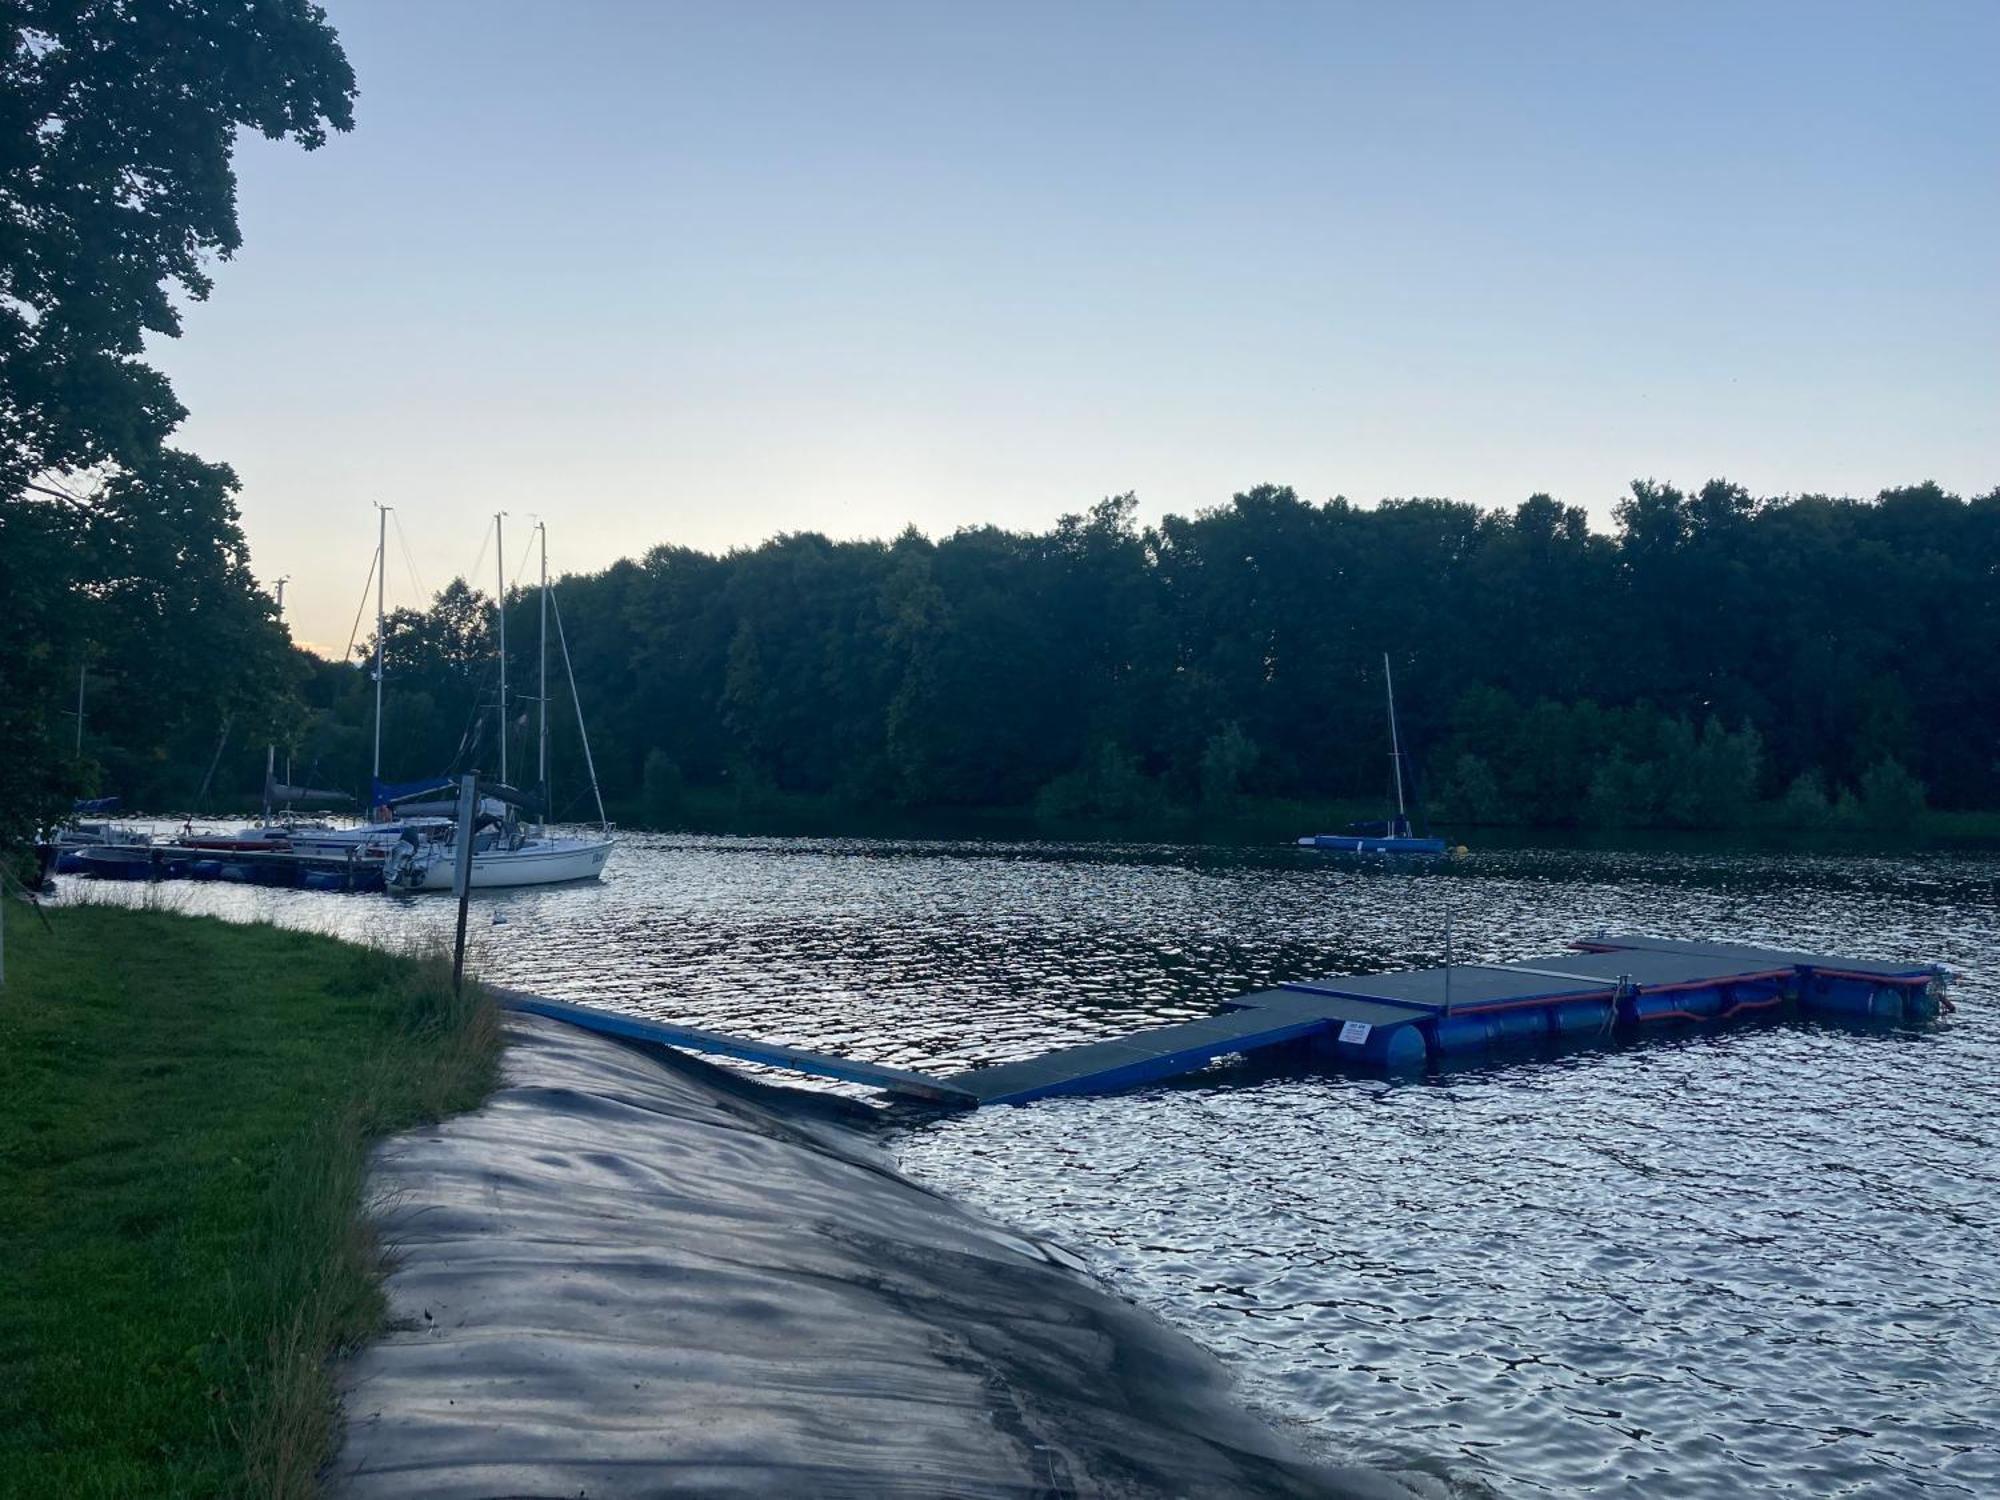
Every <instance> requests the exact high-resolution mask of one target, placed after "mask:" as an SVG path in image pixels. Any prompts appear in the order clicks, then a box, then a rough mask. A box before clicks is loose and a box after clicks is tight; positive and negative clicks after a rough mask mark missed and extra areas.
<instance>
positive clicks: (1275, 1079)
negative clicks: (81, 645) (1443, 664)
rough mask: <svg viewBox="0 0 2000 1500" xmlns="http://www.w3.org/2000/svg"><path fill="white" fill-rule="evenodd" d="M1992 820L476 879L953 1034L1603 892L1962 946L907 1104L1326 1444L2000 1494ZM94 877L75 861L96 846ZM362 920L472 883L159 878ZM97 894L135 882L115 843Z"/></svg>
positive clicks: (1565, 927)
mask: <svg viewBox="0 0 2000 1500" xmlns="http://www.w3.org/2000/svg"><path fill="white" fill-rule="evenodd" d="M1997 882H2000V858H1996V857H1993V856H1936V857H1923V858H1912V859H1907V860H1895V859H1863V860H1855V859H1834V858H1828V857H1823V856H1822V857H1807V856H1796V855H1784V856H1744V855H1690V854H1612V853H1581V854H1580V853H1574V852H1562V853H1556V852H1538V851H1517V852H1510V853H1499V854H1489V855H1477V856H1475V857H1473V858H1472V859H1470V860H1467V861H1465V862H1464V863H1463V864H1461V865H1458V866H1454V867H1450V868H1440V869H1426V870H1423V871H1418V872H1411V871H1406V870H1390V869H1386V868H1383V867H1357V866H1352V865H1348V866H1341V865H1334V864H1331V863H1326V862H1321V861H1318V860H1316V859H1315V857H1313V856H1309V855H1304V854H1295V853H1294V852H1292V851H1289V850H1283V851H1240V850H1239V851H1218V850H1197V849H1189V848H1180V847H1168V846H1112V845H1024V844H1009V845H1003V844H990V845H985V844H938V843H889V842H867V841H855V842H840V841H826V840H750V839H716V838H702V839H691V838H667V837H649V836H645V835H633V836H628V837H627V838H626V840H625V841H624V843H623V844H622V846H621V848H620V850H619V852H618V854H617V856H616V857H615V859H614V863H613V866H612V869H611V871H610V873H609V874H608V875H607V877H606V878H605V880H604V881H603V882H601V883H600V884H598V885H594V886H583V887H574V888H563V889H555V890H542V891H524V892H513V893H500V894H496V895H493V896H489V897H485V898H483V899H482V900H480V901H479V902H478V904H477V905H476V906H475V909H474V910H475V916H474V922H475V927H476V929H477V931H478V934H479V937H480V941H481V945H482V948H483V950H484V964H485V968H486V972H487V973H489V974H490V975H492V976H493V977H495V978H498V979H500V980H503V981H505V982H510V983H515V984H520V985H523V986H527V987H533V988H535V989H537V990H539V991H541V992H543V993H546V994H551V995H556V996H561V997H565V998H569V999H575V1000H581V1001H587V1002H590V1003H593V1004H600V1005H610V1006H616V1007H620V1008H624V1009H628V1010H631V1011H634V1012H637V1013H641V1014H647V1015H657V1016H663V1017H670V1018H673V1019H677V1020H685V1021H690V1022H693V1023H695V1024H699V1025H705V1026H712V1027H717V1028H721V1029H725V1030H736V1031H740V1032H743V1033H746V1034H749V1035H754V1036H760V1037H766V1038H770V1039H773V1040H780V1041H787V1042H793V1043H798V1044H801V1045H806V1046H812V1047H818V1048H823V1049H829V1050H838V1051H844V1052H847V1053H850V1054H853V1055H856V1056H861V1057H866V1058H870V1059H873V1060H876V1061H880V1062H887V1063H894V1064H899V1065H902V1066H906V1067H914V1068H920V1069H925V1070H935V1071H945V1070H950V1069H954V1068H960V1067H970V1066H976V1065H980V1064H985V1063H993V1062H999V1061H1004V1060H1007V1059H1011V1058H1016V1057H1024V1056H1030V1055H1033V1054H1034V1053H1037V1052H1040V1051H1043V1050H1046V1049H1047V1048H1050V1047H1054V1046H1060V1045H1064V1044H1067V1043H1071V1042H1077V1041H1084V1040H1090V1039H1094V1038H1097V1037H1103V1036H1112V1035H1116V1034H1118V1033H1120V1032H1123V1031H1126V1030H1130V1029H1133V1028H1136V1027H1141V1026H1146V1025H1153V1024H1159V1023H1161V1022H1165V1021H1170V1020H1177V1019H1183V1018H1187V1017H1192V1016H1198V1015H1205V1014H1208V1013H1210V1012H1211V1011H1213V1010H1214V1009H1215V1008H1216V1005H1217V1002H1218V1001H1220V1000H1221V999H1223V998H1224V997H1226V996H1229V995H1232V994H1235V993H1238V992H1240V991H1243V990H1247V989H1250V988H1253V987H1256V986H1259V985H1263V984H1266V983H1269V982H1273V981H1277V980H1284V979H1294V978H1301V977H1306V976H1309V975H1316V974H1327V973H1336V972H1342V971H1361V970H1372V969H1380V968H1391V967H1402V966H1407V965H1411V964H1418V963H1430V962H1435V961H1437V959H1438V958H1439V957H1440V955H1441V952H1442V947H1443V942H1444V934H1445V928H1446V924H1447V921H1449V923H1450V925H1451V928H1452V931H1453V936H1454V941H1455V943H1456V945H1457V949H1458V952H1459V953H1460V954H1461V955H1463V956H1465V957H1469V958H1479V959H1498V958H1515V957H1523V956H1526V955H1529V954H1535V953H1548V952H1554V951H1557V950H1559V949H1560V948H1561V946H1562V945H1563V944H1565V943H1567V942H1568V941H1569V940H1570V939H1572V938H1574V937H1577V936H1579V935H1581V934H1583V933H1585V932H1587V931H1589V930H1591V929H1593V928H1596V927H1598V926H1611V927H1618V928H1630V929H1639V930H1646V931H1652V932H1657V933H1664V934H1670V935H1676V936H1699V937H1715V938H1728V939H1737V940H1743V941H1751V942H1771V943H1779V944H1783V945H1785V946H1795V947H1807V948H1818V949H1825V950H1832V951H1836V952H1842V953H1848V954H1852V955H1855V956H1860V957H1887V958H1911V957H1914V958H1922V959H1927V960H1936V961H1940V962H1943V963H1945V964H1948V965H1950V966H1951V967H1952V968H1954V969H1955V970H1958V971H1960V977H1959V979H1958V980H1957V982H1956V984H1955V986H1954V990H1953V993H1954V995H1955V998H1956V999H1957V1002H1958V1010H1957V1013H1956V1015H1955V1016H1953V1017H1952V1018H1951V1020H1950V1021H1949V1022H1948V1023H1947V1024H1946V1025H1945V1026H1943V1027H1941V1028H1937V1029H1934V1030H1931V1031H1928V1032H1914V1031H1901V1030H1847V1029H1840V1028H1836V1027H1830V1026H1824V1025H1811V1024H1795V1023H1781V1024H1761V1025H1751V1026H1744V1027H1739V1028H1733V1029H1728V1030H1724V1031H1720V1032H1715V1033H1707V1034H1700V1035H1694V1036H1686V1037H1681V1038H1679V1039H1674V1040H1660V1041H1653V1042H1649V1043H1646V1044H1643V1045H1635V1046H1632V1047H1628V1048H1614V1049H1607V1050H1594V1051H1586V1052H1573V1053H1569V1054H1566V1055H1560V1056H1556V1057H1551V1058H1535V1059H1524V1060H1517V1061H1513V1062H1508V1063H1504V1064H1494V1065H1489V1066H1484V1067H1479V1068H1473V1069H1467V1070H1463V1071H1457V1072H1453V1073H1449V1074H1445V1075H1440V1076H1434V1077H1431V1078H1428V1079H1415V1080H1405V1081H1400V1082H1394V1083H1391V1082H1388V1081H1385V1080H1381V1079H1371V1078H1368V1077H1365V1076H1360V1075H1343V1074H1335V1073H1315V1074H1301V1073H1298V1072H1272V1071H1268V1070H1265V1071H1259V1070H1256V1069H1252V1068H1248V1067H1239V1068H1236V1069H1223V1070H1219V1071H1213V1072H1210V1073H1208V1074H1205V1075H1203V1076H1202V1077H1200V1078H1199V1079H1196V1080H1191V1081H1186V1082H1182V1083H1177V1084H1173V1085H1168V1086H1162V1087H1158V1088H1153V1089H1149V1090H1144V1091H1141V1092H1137V1093H1129V1094H1124V1095H1119V1096H1115V1097H1109V1098H1098V1099H1069V1100H1052V1101H1046V1102H1043V1103H1038V1104H1033V1105H1029V1106H1027V1107H1024V1108H1016V1109H1007V1108H1002V1109H991V1110H981V1111H977V1112H973V1113H970V1114H965V1115H959V1116H954V1117H951V1118H948V1119H944V1120H941V1121H938V1122H937V1123H934V1124H931V1125H927V1126H924V1127H922V1128H919V1129H917V1130H916V1131H914V1132H913V1133H912V1134H911V1135H909V1136H908V1137H907V1138H906V1139H905V1140H904V1141H903V1143H902V1147H901V1149H902V1158H903V1163H904V1165H905V1167H906V1169H907V1170H908V1171H910V1172H911V1173H912V1174H914V1175H916V1176H918V1177H920V1178H922V1179H924V1180H926V1181H928V1182H931V1183H933V1184H935V1185H937V1186H938V1187H940V1188H942V1189H945V1190H947V1191H949V1192H951V1193H954V1194H956V1195H958V1196H960V1197H962V1198H965V1199H968V1200H970V1201H972V1202H974V1203H976V1204H978V1205H980V1206H982V1207H984V1208H986V1209H988V1210H990V1211H992V1212H993V1213H995V1214H997V1215H999V1216H1000V1217H1002V1218H1005V1219H1007V1220H1009V1221H1011V1222H1013V1223H1015V1224H1018V1225H1020V1226H1023V1227H1025V1228H1028V1229H1031V1230H1035V1231H1038V1232H1040V1233H1042V1234H1045V1235H1047V1236H1050V1237H1052V1238H1055V1239H1057V1240H1059V1241H1061V1242H1062V1243H1064V1244H1066V1245H1068V1246H1069V1247H1070V1248H1072V1249H1074V1250H1076V1251H1077V1252H1079V1253H1080V1254H1082V1255H1083V1256H1084V1257H1085V1258H1086V1259H1087V1260H1089V1261H1090V1262H1091V1263H1092V1264H1093V1265H1094V1267H1095V1268H1096V1269H1097V1270H1098V1271H1099V1272H1100V1274H1102V1275H1103V1276H1105V1277H1106V1278H1107V1279H1109V1280H1110V1281H1111V1282H1112V1283H1114V1284H1115V1285H1116V1286H1117V1287H1119V1288H1120V1289H1121V1290H1122V1291H1124V1292H1125V1293H1126V1294H1128V1295H1129V1296H1131V1297H1133V1298H1135V1299H1136V1300H1138V1301H1140V1302H1142V1303H1144V1304H1146V1305H1147V1306H1150V1307H1152V1308H1154V1309H1156V1310H1157V1311H1158V1312H1159V1313H1160V1314H1161V1315H1162V1316H1164V1317H1165V1318H1167V1319H1169V1320H1170V1321H1172V1322H1174V1323H1176V1324H1178V1325H1179V1326H1180V1327H1182V1328H1184V1329H1185V1330H1186V1331H1187V1332H1189V1333H1190V1334H1192V1335H1193V1336H1194V1337H1195V1338H1197V1339H1198V1340H1200V1341H1201V1342H1203V1343H1204V1344H1206V1345H1207V1346H1208V1347H1209V1348H1211V1349H1213V1350H1214V1351H1215V1352H1216V1353H1217V1354H1218V1355H1220V1356H1221V1357H1222V1358H1223V1359H1224V1360H1225V1361H1227V1362H1228V1363H1229V1364H1230V1365H1231V1367H1232V1368H1233V1369H1234V1370H1235V1371H1236V1372H1237V1374H1238V1376H1239V1378H1240V1379H1241V1381H1242V1384H1243V1389H1244V1392H1245V1394H1246V1396H1247V1397H1248V1398H1249V1399H1250V1400H1251V1401H1253V1402H1254V1403H1256V1404H1257V1405H1258V1406H1259V1407H1261V1408H1262V1409H1263V1410H1265V1411H1266V1412H1267V1413H1269V1414H1270V1415H1271V1416H1272V1418H1273V1419H1274V1420H1276V1421H1278V1422H1280V1423H1281V1424H1283V1425H1285V1426H1287V1427H1288V1428H1289V1429H1291V1430H1292V1431H1293V1432H1294V1433H1295V1435H1297V1436H1298V1437H1299V1438H1300V1439H1301V1440H1302V1441H1303V1442H1305V1443H1306V1444H1308V1445H1309V1446H1310V1447H1312V1448H1313V1449H1315V1450H1316V1451H1318V1452H1320V1453H1322V1454H1323V1455H1325V1456H1327V1457H1329V1458H1335V1459H1339V1460H1342V1461H1349V1462H1362V1463H1376V1464H1382V1465H1387V1466H1391V1467H1396V1468H1401V1469H1413V1470H1418V1471H1422V1472H1425V1473H1428V1474H1431V1475H1435V1476H1440V1477H1442V1478H1444V1479H1445V1480H1447V1481H1449V1485H1450V1488H1452V1489H1453V1490H1456V1491H1459V1492H1461V1493H1466V1494H1480V1493H1487V1492H1491V1493H1494V1494H1499V1495H1598V1496H1625V1497H1642V1496H1643V1497H1681V1496H1687V1497H1708V1496H1716V1497H1722V1496H1734V1495H1753V1494H1754V1495H1795V1496H1831V1495H1843V1496H1846V1495H1851V1496H1871V1497H1872V1496H1900V1495H1911V1496H1931V1495H1939V1496H1945V1495H1953V1496H1996V1495H2000V1233H1996V1222H1995V1221H1996V1217H2000V1215H1996V1203H1995V1190H1996V1185H1997V1184H2000V1153H1996V1150H1995V1146H1996V1137H2000V1084H1996V1081H1995V1080H1996V1072H2000V1024H1997V1023H1996V1020H1995V1010H1996V1000H2000V982H1996V975H1997V974H2000V917H1996V883H1997ZM68 884H69V885H70V887H71V888H72V889H73V890H74V889H78V888H79V887H80V886H81V885H82V884H83V883H81V882H69V883H68ZM175 889H176V890H177V891H180V892H184V893H185V894H184V897H183V899H184V900H185V902H186V903H187V904H188V905H189V906H190V907H191V908H192V909H196V910H215V911H220V912H224V913H226V914H230V915H238V916H246V915H261V916H269V917H272V918H273V919H276V920H280V921H285V922H294V923H300V924H304V925H311V926H321V927H326V928H329V929H331V930H335V931H340V932H343V933H347V934H349V935H354V936H364V937H369V938H373V939H377V940H380V939H382V938H385V937H391V936H394V935H396V934H398V933H401V932H405V931H409V930H415V929H425V928H435V927H440V926H441V925H442V922H443V920H444V917H445V912H446V903H445V902H443V901H440V900H435V899H433V900H424V899H421V898H419V899H415V900H411V899H391V898H386V897H380V896H374V897H369V896H338V895H319V894H312V893H304V892H286V891H261V890H254V889H245V888H240V887H225V886H212V885H209V886H187V887H177V888H175ZM93 894H99V895H102V896H105V897H107V898H110V899H132V898H133V897H134V895H135V890H134V888H131V887H122V886H116V885H104V886H98V887H96V888H95V891H94V892H93Z"/></svg>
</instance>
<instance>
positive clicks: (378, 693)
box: [371, 501, 389, 795]
mask: <svg viewBox="0 0 2000 1500" xmlns="http://www.w3.org/2000/svg"><path fill="white" fill-rule="evenodd" d="M388 564H389V507H388V506H386V505H383V504H382V503H381V502H380V501H377V502H376V505H375V771H374V779H375V780H377V781H380V780H381V779H382V622H383V619H384V614H383V609H382V593H383V585H384V583H385V579H384V578H383V575H384V574H385V573H387V572H388V571H389V568H388ZM371 795H372V788H371Z"/></svg>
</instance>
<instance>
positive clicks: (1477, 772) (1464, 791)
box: [1437, 750, 1509, 823]
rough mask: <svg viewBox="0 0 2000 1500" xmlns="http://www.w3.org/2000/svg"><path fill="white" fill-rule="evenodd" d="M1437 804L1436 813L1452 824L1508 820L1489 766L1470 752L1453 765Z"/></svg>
mask: <svg viewBox="0 0 2000 1500" xmlns="http://www.w3.org/2000/svg"><path fill="white" fill-rule="evenodd" d="M1437 801H1438V812H1439V813H1440V814H1441V815H1443V816H1444V817H1447V818H1449V819H1450V820H1451V821H1452V822H1454V823H1504V822H1507V821H1509V820H1508V818H1507V815H1506V804H1505V803H1504V802H1502V800H1501V797H1500V783H1499V782H1497V781H1496V780H1494V778H1493V769H1492V767H1490V766H1488V765H1487V764H1486V762H1485V760H1483V759H1482V758H1481V757H1479V756H1477V755H1474V754H1473V753H1472V752H1471V751H1469V750H1468V751H1466V752H1465V753H1463V754H1461V755H1460V756H1459V757H1458V759H1457V760H1455V761H1453V762H1452V764H1451V770H1450V772H1449V773H1448V774H1447V775H1446V776H1445V779H1444V786H1443V787H1442V788H1441V789H1440V790H1439V792H1438V798H1437Z"/></svg>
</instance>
